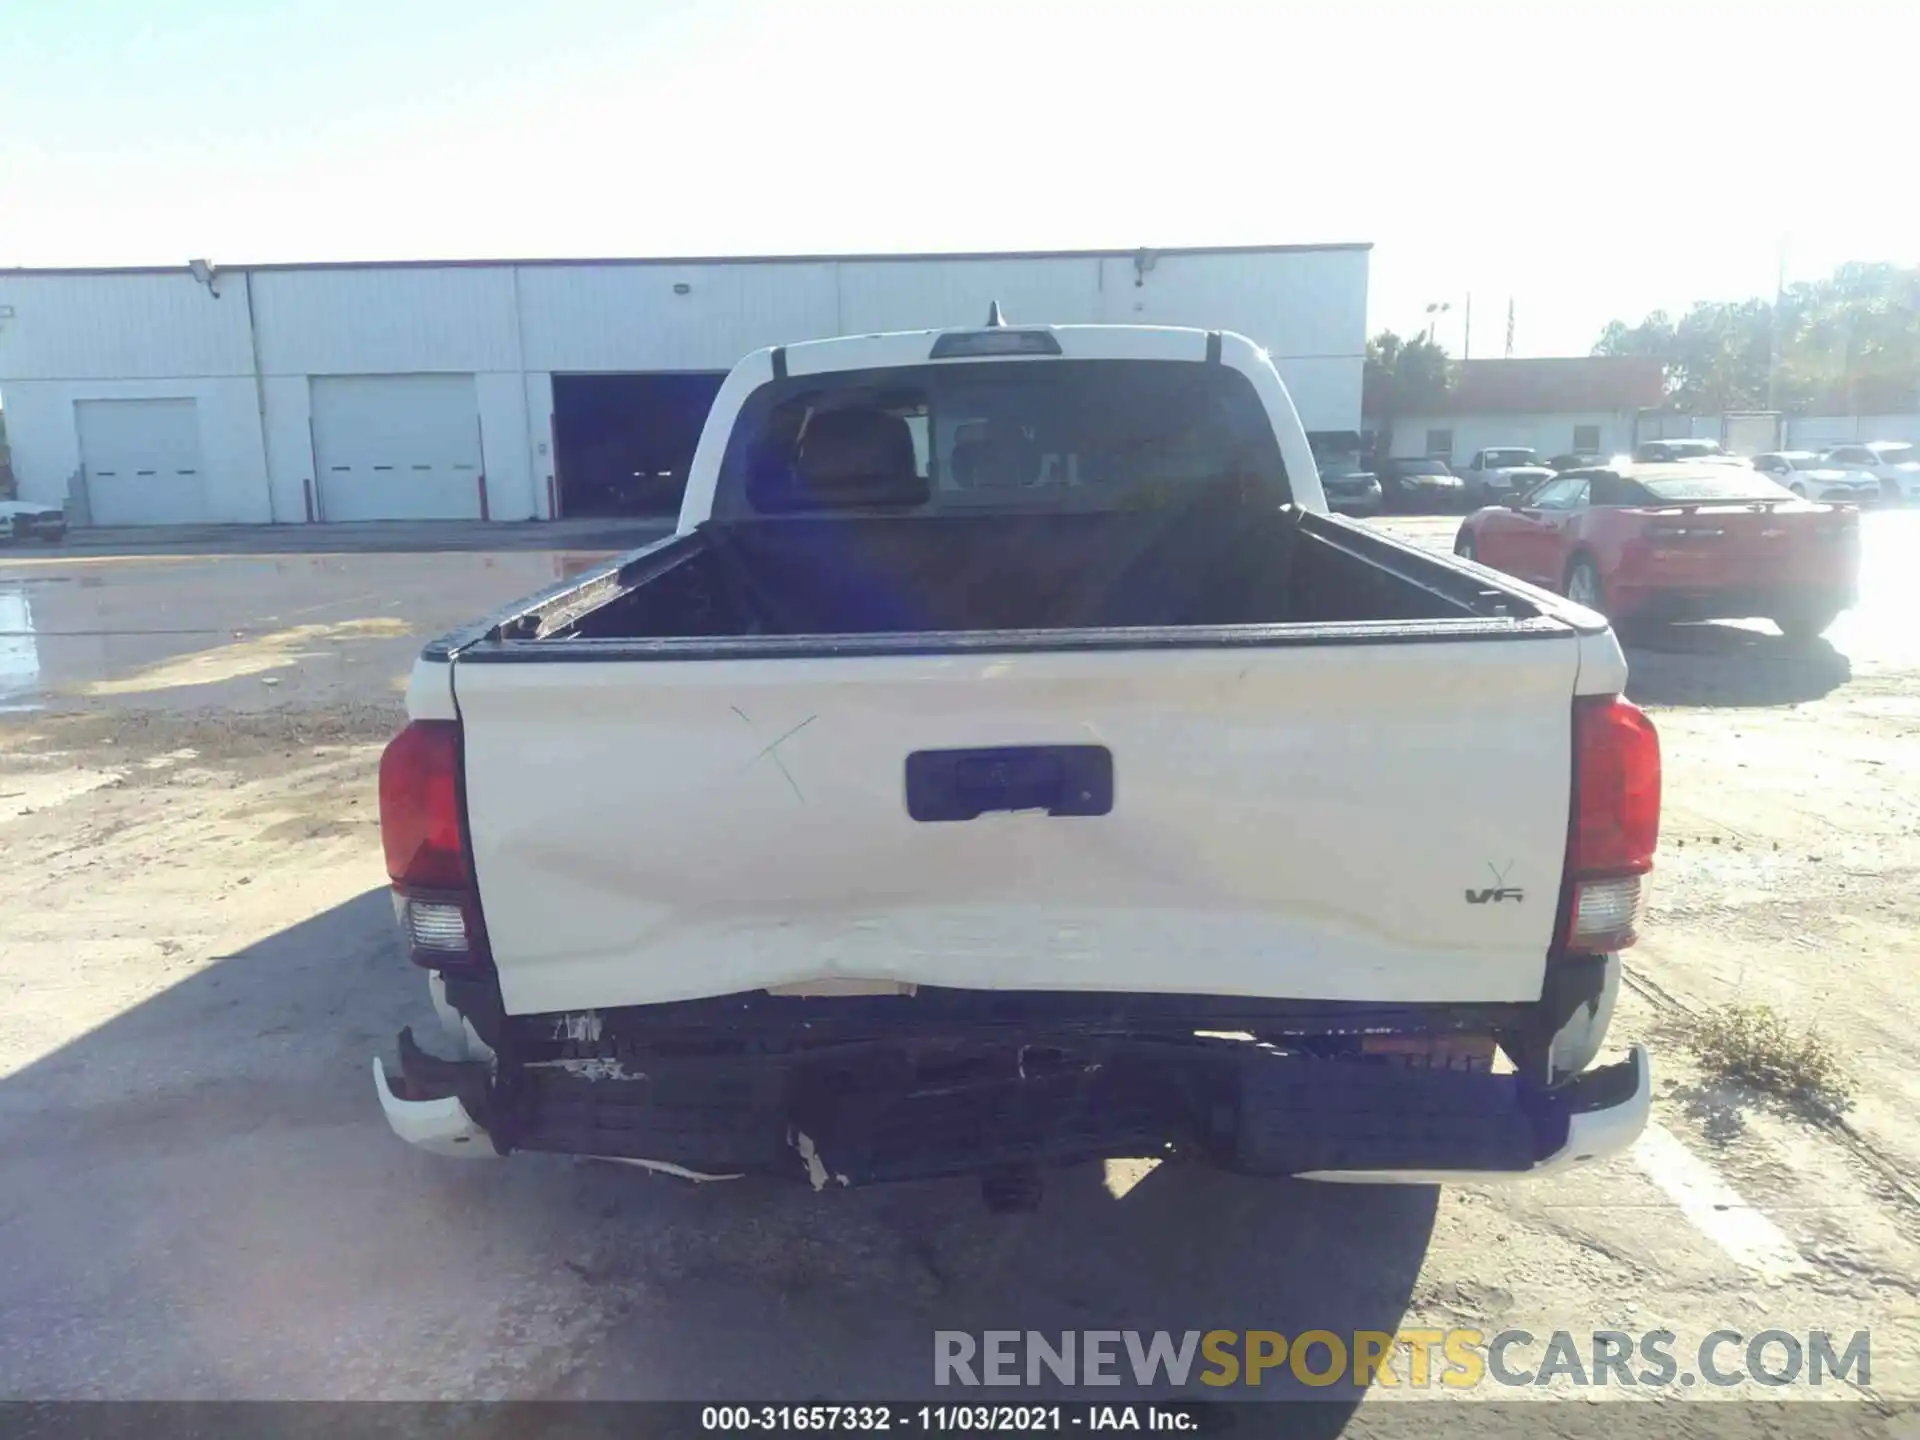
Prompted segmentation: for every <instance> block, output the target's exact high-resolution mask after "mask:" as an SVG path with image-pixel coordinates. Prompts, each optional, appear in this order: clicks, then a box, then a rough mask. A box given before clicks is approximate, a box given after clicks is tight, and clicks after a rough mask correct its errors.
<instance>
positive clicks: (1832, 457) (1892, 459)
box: [1825, 440, 1920, 501]
mask: <svg viewBox="0 0 1920 1440" xmlns="http://www.w3.org/2000/svg"><path fill="white" fill-rule="evenodd" d="M1825 458H1826V461H1827V463H1828V464H1829V465H1833V466H1835V467H1837V468H1839V469H1843V470H1863V471H1865V472H1866V473H1867V474H1869V475H1871V476H1873V478H1874V479H1876V480H1878V481H1879V482H1880V498H1881V499H1882V500H1894V501H1898V500H1920V447H1915V446H1913V445H1910V444H1908V443H1907V442H1906V441H1904V440H1873V441H1869V442H1868V443H1867V444H1864V445H1836V446H1834V447H1833V448H1832V449H1831V450H1829V451H1827V453H1826V457H1825Z"/></svg>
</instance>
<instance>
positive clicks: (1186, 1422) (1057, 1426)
mask: <svg viewBox="0 0 1920 1440" xmlns="http://www.w3.org/2000/svg"><path fill="white" fill-rule="evenodd" d="M700 1428H701V1429H702V1430H707V1431H716V1432H720V1431H735V1432H744V1433H760V1434H773V1435H791V1434H799V1433H813V1432H817V1431H835V1430H837V1431H845V1432H880V1431H887V1432H892V1431H900V1432H916V1431H918V1432H924V1433H927V1434H946V1433H961V1432H968V1433H978V1432H989V1433H1009V1432H1019V1431H1035V1432H1042V1433H1053V1432H1059V1431H1074V1430H1136V1431H1144V1432H1152V1433H1159V1434H1180V1433H1187V1432H1193V1431H1198V1430H1199V1429H1200V1428H1201V1420H1200V1418H1199V1416H1198V1415H1197V1414H1196V1413H1195V1412H1194V1411H1193V1410H1192V1409H1191V1408H1189V1407H1187V1406H1183V1405H1181V1404H1178V1403H1171V1404H1169V1403H1161V1404H1120V1405H1097V1404H1092V1403H1089V1402H1079V1403H1069V1404H1060V1405H911V1404H902V1405H707V1406H703V1407H702V1408H701V1411H700Z"/></svg>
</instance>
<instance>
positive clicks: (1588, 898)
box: [1567, 695, 1660, 953]
mask: <svg viewBox="0 0 1920 1440" xmlns="http://www.w3.org/2000/svg"><path fill="white" fill-rule="evenodd" d="M1573 766H1574V770H1573V777H1574V789H1573V801H1574V813H1573V823H1572V826H1571V829H1570V833H1569V835H1568V840H1567V885H1568V886H1569V887H1570V890H1571V894H1570V896H1569V902H1568V905H1567V917H1568V918H1567V945H1568V948H1569V949H1572V950H1576V951H1581V952H1586V953H1594V952H1606V951H1612V950H1619V949H1623V948H1625V947H1626V946H1628V945H1631V944H1632V943H1633V942H1634V940H1635V939H1636V938H1637V932H1638V928H1639V923H1640V915H1641V913H1642V911H1643V910H1644V909H1645V906H1646V898H1647V879H1646V876H1647V872H1648V871H1649V870H1651V869H1652V868H1653V852H1654V849H1655V847H1656V846H1657V845H1658V844H1659V841H1660V737H1659V735H1658V734H1657V733H1656V732H1655V730H1654V728H1653V722H1652V721H1651V720H1649V719H1648V718H1647V717H1646V715H1645V714H1644V713H1643V712H1642V711H1641V709H1640V707H1639V706H1637V705H1635V704H1633V703H1632V702H1631V701H1629V700H1624V699H1622V698H1621V697H1619V696H1617V695H1606V696H1594V697H1583V698H1581V699H1578V700H1576V701H1574V710H1573Z"/></svg>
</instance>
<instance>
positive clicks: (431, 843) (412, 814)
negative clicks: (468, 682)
mask: <svg viewBox="0 0 1920 1440" xmlns="http://www.w3.org/2000/svg"><path fill="white" fill-rule="evenodd" d="M461 829H462V827H461V824H460V723H459V721H457V720H415V721H413V722H411V723H410V724H409V725H408V726H407V728H406V729H404V730H402V731H401V732H400V733H399V734H398V735H396V736H394V737H393V740H392V741H391V742H390V743H389V744H388V745H387V749H386V753H385V754H383V755H382V756H381V757H380V843H381V845H382V846H383V847H385V849H386V852H387V876H388V878H389V879H391V880H392V881H393V883H394V884H396V885H418V886H423V887H426V888H428V889H434V890H456V889H460V888H462V887H464V886H465V885H466V884H467V880H468V872H467V853H466V846H465V845H464V844H463V843H462V837H461Z"/></svg>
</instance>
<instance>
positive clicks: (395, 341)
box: [0, 249, 1367, 522]
mask: <svg viewBox="0 0 1920 1440" xmlns="http://www.w3.org/2000/svg"><path fill="white" fill-rule="evenodd" d="M1366 276H1367V254H1366V252H1365V251H1364V250H1359V249H1326V250H1291V251H1285V250H1283V251H1262V252H1235V253H1191V252H1184V253H1183V252H1174V253H1167V254H1161V255H1157V256H1156V255H1154V254H1152V253H1151V252H1143V254H1142V255H1141V256H1140V257H1135V256H1131V255H1127V256H1117V255H1107V256H1100V255H1078V256H1076V255H1039V256H1024V257H1022V256H1005V257H952V258H946V257H929V258H914V257H906V258H902V259H899V260H893V259H822V260H794V261H766V262H733V263H714V262H706V263H702V262H689V263H685V264H673V263H650V262H649V263H620V262H608V263H605V264H540V263H529V264H523V265H506V264H503V265H444V266H436V265H422V266H385V267H382V266H367V267H359V266H348V267H333V268H328V267H311V268H291V269H271V268H269V269H261V270H257V271H255V272H253V273H252V275H251V279H250V283H249V276H248V275H247V274H246V273H245V272H242V271H222V272H219V273H218V274H217V276H216V280H215V284H214V287H213V289H212V290H209V289H208V288H207V287H206V286H203V285H201V284H200V283H198V282H196V281H195V280H193V279H192V278H191V277H190V276H189V275H188V274H187V273H186V272H185V270H184V269H183V270H181V271H179V272H166V273H159V272H93V273H87V272H79V273H73V274H53V273H43V274H32V273H25V274H16V275H6V274H0V306H7V307H11V309H12V312H13V313H12V315H11V316H8V317H4V318H0V401H3V402H4V403H5V405H6V407H7V412H8V417H9V425H10V428H11V431H12V442H13V463H14V470H15V474H16V476H17V477H18V483H19V487H20V493H21V494H22V495H23V496H24V497H26V498H30V499H39V500H48V501H53V502H59V501H61V500H62V499H64V498H66V497H67V496H68V495H69V493H70V490H71V488H72V484H73V481H74V478H75V476H76V475H77V473H78V471H79V469H80V465H81V457H80V450H79V441H78V434H77V430H76V422H75V413H76V412H75V406H76V404H77V403H79V402H83V401H87V400H103V399H161V400H164V399H181V400H192V401H194V402H195V405H196V407H197V413H198V415H199V417H200V425H201V428H202V433H203V436H204V437H205V446H204V451H205V463H206V467H207V476H206V485H205V487H204V493H205V511H206V513H205V515H204V516H203V517H202V518H205V519H209V520H235V521H266V520H278V521H295V522H297V521H303V520H307V519H309V518H313V516H314V506H313V499H312V497H313V496H314V494H315V490H316V481H315V476H314V470H313V465H314V460H313V440H312V415H311V413H310V403H311V381H312V379H313V378H314V377H326V376H364V377H378V376H409V375H428V374H443V375H445V374H460V375H471V376H473V377H474V384H475V394H476V396H477V404H478V407H479V417H478V418H479V428H480V432H481V439H482V444H483V450H484V466H485V474H486V482H485V483H486V493H487V497H488V501H489V505H488V512H489V513H490V514H491V515H492V517H493V518H495V519H501V520H514V519H525V518H529V517H534V516H541V515H545V514H546V513H547V503H548V502H547V492H548V480H549V478H550V477H551V475H552V458H553V457H552V456H551V454H550V453H549V451H550V442H551V425H552V383H551V377H552V375H553V374H555V373H556V372H558V373H563V374H564V373H582V372H623V371H685V370H726V369H728V368H730V367H731V366H732V365H733V364H734V362H735V361H737V360H738V359H739V358H740V357H741V356H742V355H744V354H746V353H747V352H748V351H750V350H753V349H757V348H759V347H761V346H764V345H774V344H781V343H787V342H793V341H799V340H809V339H819V338H824V337H826V336H831V335H841V334H863V333H870V332H872V331H877V330H903V329H920V328H932V327H944V326H953V325H972V324H978V323H979V322H980V321H981V320H983V319H984V318H985V316H986V312H987V306H988V304H989V302H991V301H995V300H997V301H998V302H999V303H1000V305H1001V306H1002V308H1003V310H1004V312H1005V313H1006V314H1007V316H1008V317H1009V318H1010V319H1012V320H1013V321H1015V322H1019V321H1023V320H1024V321H1031V322H1040V323H1048V322H1051V323H1076V322H1079V323H1085V322H1101V321H1105V322H1117V323H1133V324H1165V325H1195V326H1202V327H1206V328H1218V329H1232V330H1238V331H1240V332H1242V333H1244V334H1246V335H1248V336H1250V337H1251V338H1252V339H1253V340H1254V341H1256V342H1257V343H1259V344H1261V345H1263V346H1266V347H1267V348H1268V349H1269V350H1271V351H1272V353H1273V355H1274V359H1275V363H1276V364H1277V365H1278V367H1279V369H1280V372H1281V374H1282V376H1283V377H1284V378H1285V379H1286V381H1287V384H1288V387H1289V388H1290V389H1291V390H1292V392H1293V396H1294V403H1295V405H1296V406H1297V407H1298V408H1299V410H1300V413H1301V417H1302V419H1303V420H1304V421H1305V423H1306V424H1307V426H1308V427H1309V428H1311V429H1355V428H1358V426H1359V423H1360V379H1361V367H1362V359H1363V350H1364V341H1365V333H1366Z"/></svg>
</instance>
